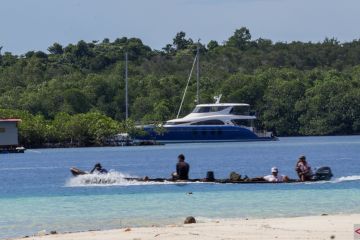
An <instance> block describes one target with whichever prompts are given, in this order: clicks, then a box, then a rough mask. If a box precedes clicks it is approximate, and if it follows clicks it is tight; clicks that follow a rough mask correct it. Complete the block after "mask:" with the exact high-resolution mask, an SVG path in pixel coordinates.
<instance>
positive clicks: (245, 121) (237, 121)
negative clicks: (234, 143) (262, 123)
mask: <svg viewBox="0 0 360 240" xmlns="http://www.w3.org/2000/svg"><path fill="white" fill-rule="evenodd" d="M231 122H232V123H233V124H235V125H238V126H246V127H251V125H252V124H251V120H249V119H233V120H231Z"/></svg>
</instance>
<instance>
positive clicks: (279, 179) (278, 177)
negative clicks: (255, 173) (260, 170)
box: [263, 167, 289, 182]
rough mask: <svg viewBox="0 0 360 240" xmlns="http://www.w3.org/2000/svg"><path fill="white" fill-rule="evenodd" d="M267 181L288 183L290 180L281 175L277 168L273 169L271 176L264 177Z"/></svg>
mask: <svg viewBox="0 0 360 240" xmlns="http://www.w3.org/2000/svg"><path fill="white" fill-rule="evenodd" d="M263 178H264V180H265V181H268V182H287V181H289V178H288V177H287V176H285V175H279V170H278V168H277V167H272V168H271V175H267V176H264V177H263Z"/></svg>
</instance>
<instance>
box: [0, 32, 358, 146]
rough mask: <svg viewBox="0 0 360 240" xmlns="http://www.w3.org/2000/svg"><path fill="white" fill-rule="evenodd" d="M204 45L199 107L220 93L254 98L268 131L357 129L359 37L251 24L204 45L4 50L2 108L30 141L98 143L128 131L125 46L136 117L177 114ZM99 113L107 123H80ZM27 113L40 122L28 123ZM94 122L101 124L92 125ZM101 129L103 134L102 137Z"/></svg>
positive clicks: (129, 41)
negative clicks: (299, 37)
mask: <svg viewBox="0 0 360 240" xmlns="http://www.w3.org/2000/svg"><path fill="white" fill-rule="evenodd" d="M198 44H199V45H200V46H199V47H200V53H201V57H200V66H201V78H200V90H201V91H200V102H201V103H209V102H213V96H215V95H218V94H220V93H222V94H223V99H222V101H223V102H246V103H249V104H251V105H252V108H253V109H254V110H255V111H256V112H257V115H258V117H259V119H260V123H261V127H263V128H266V129H268V130H272V131H274V132H275V133H276V134H277V135H280V136H293V135H333V134H358V133H360V120H359V119H360V88H359V85H360V40H358V39H357V40H353V41H351V42H344V43H341V42H339V41H337V40H336V39H333V38H332V39H328V38H327V39H325V40H324V41H322V42H316V43H314V42H298V41H294V42H275V43H274V42H272V41H271V40H269V39H263V38H259V39H252V37H251V34H250V31H249V29H247V28H245V27H242V28H240V29H237V30H236V31H235V32H234V33H233V35H231V36H230V37H229V38H228V39H227V40H225V41H224V42H222V43H218V42H217V41H210V42H208V43H207V44H202V43H197V42H195V41H193V40H192V39H191V38H187V37H186V34H185V33H184V32H179V33H177V34H176V36H175V37H174V39H173V41H172V43H170V44H167V45H166V46H164V48H163V49H161V50H155V49H151V48H150V47H149V46H147V45H145V44H144V43H143V42H142V41H141V40H140V39H138V38H126V37H123V38H118V39H115V40H114V41H110V40H109V39H104V40H102V41H92V42H85V41H79V42H78V43H77V44H69V45H67V46H62V45H61V44H59V43H54V44H53V45H52V46H50V47H49V48H48V52H47V53H45V52H42V51H29V52H27V53H25V54H23V55H14V54H11V53H9V52H4V53H3V54H1V55H0V108H1V109H2V110H1V111H2V114H5V113H6V114H5V115H7V116H13V115H14V114H15V115H16V114H19V116H23V118H24V121H23V124H22V125H24V126H23V127H22V129H21V140H22V142H24V143H27V144H29V141H30V140H29V139H33V137H34V136H35V137H34V139H37V140H36V142H37V143H36V144H39V145H41V144H44V143H46V142H62V141H64V139H65V138H66V139H67V140H66V141H73V142H77V143H78V144H80V145H89V144H90V145H91V144H99V143H100V142H101V141H102V140H101V138H104V137H105V136H108V135H109V134H113V133H114V132H118V131H119V130H124V131H126V130H127V129H126V126H128V125H127V124H124V120H125V96H124V93H125V92H124V87H125V82H124V64H125V63H124V54H125V52H128V54H129V99H130V118H131V122H132V123H134V122H142V123H150V122H162V121H165V120H167V119H171V118H174V117H175V116H176V113H177V109H178V107H179V104H180V100H181V95H182V93H183V90H184V87H185V84H186V79H187V77H188V74H189V71H190V68H191V64H192V61H193V58H194V56H195V54H196V48H197V46H198ZM195 94H196V83H195V81H191V84H190V86H189V90H188V94H187V97H186V100H185V102H184V108H183V112H182V114H183V115H185V114H186V113H188V112H189V111H191V110H192V108H193V107H194V105H195V104H196V103H195V102H194V99H195ZM20 113H21V114H20ZM92 118H94V119H95V118H99V119H103V120H104V122H106V124H108V125H106V124H105V125H101V124H100V125H97V126H96V125H95V126H96V127H94V126H93V125H92V124H89V125H86V124H83V125H82V121H83V120H84V121H89V122H91V120H90V119H92ZM26 119H31V121H34V122H33V123H29V124H28V123H27V120H26ZM60 119H61V121H60ZM60 122H63V123H64V124H65V123H69V126H67V127H68V128H70V129H71V127H70V126H72V128H74V129H78V128H79V129H82V128H80V127H76V125H75V122H78V124H80V125H81V126H87V127H89V129H88V130H86V131H85V129H82V130H81V131H84V132H83V133H81V134H80V135H81V139H80V138H79V137H78V138H75V137H74V136H70V135H67V136H66V137H65V136H63V135H64V134H65V132H66V131H65V130H64V131H63V132H62V131H61V129H65V128H66V126H59V129H60V132H56V131H52V130H49V129H51V126H53V125H54V124H55V125H54V126H56V124H60ZM49 123H51V124H49ZM70 123H71V124H70ZM36 124H38V125H39V126H36ZM40 125H41V126H42V127H40ZM90 125H91V127H94V128H102V129H98V130H96V129H92V130H90V128H91V127H90ZM119 126H120V127H119ZM25 128H26V129H27V130H26V131H24V129H25ZM54 128H57V127H54ZM110 129H112V130H110ZM79 131H80V130H79ZM88 131H89V132H88ZM96 131H104V132H105V133H101V134H98V135H96V134H95V132H96ZM25 132H26V134H25ZM70 132H73V131H70ZM90 132H91V133H90ZM69 134H70V133H69ZM80 135H78V136H80ZM100 135H101V136H102V137H100V138H98V137H97V136H100ZM89 136H91V137H89ZM31 141H33V140H31ZM34 141H35V140H34Z"/></svg>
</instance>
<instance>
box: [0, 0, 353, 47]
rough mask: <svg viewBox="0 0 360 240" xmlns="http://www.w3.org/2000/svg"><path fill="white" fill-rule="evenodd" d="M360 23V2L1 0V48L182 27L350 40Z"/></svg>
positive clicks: (218, 36) (149, 39) (166, 32)
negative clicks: (240, 29) (245, 28)
mask: <svg viewBox="0 0 360 240" xmlns="http://www.w3.org/2000/svg"><path fill="white" fill-rule="evenodd" d="M359 23H360V0H342V1H341V0H127V1H125V0H0V46H3V49H2V52H6V51H8V52H12V53H14V54H24V53H26V52H27V51H30V50H35V51H38V50H41V51H46V49H47V48H48V47H49V46H50V45H52V44H53V43H54V42H58V43H60V44H62V45H64V46H65V45H67V44H69V43H77V42H78V41H80V40H85V41H92V40H100V41H101V40H103V39H104V38H109V39H110V40H111V41H113V40H115V39H116V38H119V37H123V36H126V37H138V38H140V39H141V40H143V42H144V44H146V45H148V46H150V47H151V48H153V49H161V48H163V47H164V46H165V45H166V44H168V43H172V39H173V38H174V36H175V35H176V33H177V32H179V31H184V32H185V33H186V34H187V36H188V37H191V38H192V39H193V40H195V41H196V40H198V39H200V40H201V42H202V43H207V42H209V41H210V40H217V41H218V42H220V43H222V42H224V41H226V40H227V39H228V38H229V37H230V36H231V35H232V34H233V32H234V31H235V29H238V28H240V27H242V26H245V27H247V28H249V29H250V32H251V34H252V36H253V39H257V38H260V37H262V38H267V39H271V40H273V41H282V42H285V41H287V42H289V41H306V42H307V41H313V42H318V41H323V40H324V39H325V37H330V38H331V37H335V38H337V39H338V40H339V41H342V42H343V41H351V40H353V39H359V38H360V27H359Z"/></svg>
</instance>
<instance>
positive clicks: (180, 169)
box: [172, 154, 190, 180]
mask: <svg viewBox="0 0 360 240" xmlns="http://www.w3.org/2000/svg"><path fill="white" fill-rule="evenodd" d="M189 170H190V165H189V164H188V163H187V162H185V156H184V155H183V154H180V155H179V156H178V163H177V164H176V172H174V173H173V174H172V177H173V179H174V180H188V179H189Z"/></svg>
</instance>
